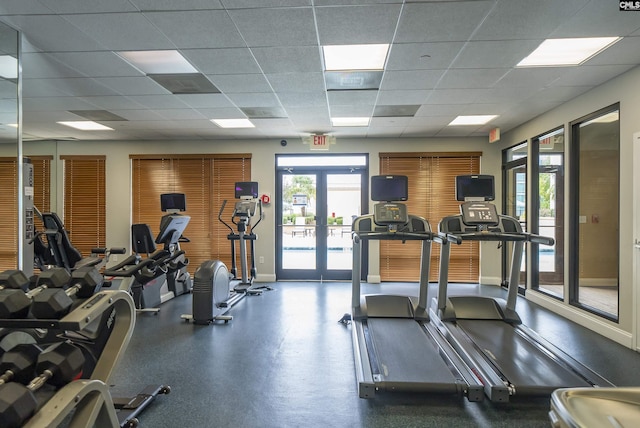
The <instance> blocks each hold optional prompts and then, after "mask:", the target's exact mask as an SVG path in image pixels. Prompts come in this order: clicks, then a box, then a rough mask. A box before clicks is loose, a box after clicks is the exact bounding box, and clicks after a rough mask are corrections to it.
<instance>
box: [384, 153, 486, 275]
mask: <svg viewBox="0 0 640 428" xmlns="http://www.w3.org/2000/svg"><path fill="white" fill-rule="evenodd" d="M480 155H481V153H479V152H474V153H380V174H398V175H406V176H408V177H409V200H408V201H407V210H408V212H409V213H411V214H415V215H419V216H421V217H424V218H426V219H427V221H429V223H430V224H431V228H432V229H433V230H434V231H435V230H437V228H438V223H439V222H440V220H441V219H442V218H443V217H446V216H448V215H455V214H458V213H459V212H460V208H459V207H460V203H459V202H458V201H456V198H455V177H456V176H457V175H464V174H478V173H479V172H480ZM479 261H480V257H479V246H478V242H472V241H467V242H464V243H463V244H462V245H454V246H452V248H451V259H450V266H449V278H450V280H451V281H460V282H478V281H479V275H480V267H479ZM439 263H440V254H439V251H438V250H437V247H436V246H434V247H433V250H432V252H431V263H430V273H429V279H430V280H431V281H435V280H437V278H438V272H439ZM419 271H420V243H419V242H407V243H405V244H402V243H399V242H395V241H381V242H380V277H381V279H382V280H383V281H417V280H418V279H419Z"/></svg>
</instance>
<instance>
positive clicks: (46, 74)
mask: <svg viewBox="0 0 640 428" xmlns="http://www.w3.org/2000/svg"><path fill="white" fill-rule="evenodd" d="M22 77H23V78H25V79H51V78H64V77H84V75H83V74H82V73H80V72H78V71H77V70H74V69H73V68H71V67H68V66H67V65H66V64H64V63H62V62H60V61H57V60H56V59H55V58H54V57H52V56H50V55H49V54H42V53H25V54H23V55H22Z"/></svg>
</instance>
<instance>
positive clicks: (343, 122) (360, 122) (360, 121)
mask: <svg viewBox="0 0 640 428" xmlns="http://www.w3.org/2000/svg"><path fill="white" fill-rule="evenodd" d="M369 120H370V118H368V117H332V118H331V124H332V125H333V126H369Z"/></svg>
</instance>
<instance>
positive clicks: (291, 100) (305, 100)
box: [278, 90, 327, 109]
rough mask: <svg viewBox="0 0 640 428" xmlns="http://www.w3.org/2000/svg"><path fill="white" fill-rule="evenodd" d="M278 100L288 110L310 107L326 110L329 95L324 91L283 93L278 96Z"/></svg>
mask: <svg viewBox="0 0 640 428" xmlns="http://www.w3.org/2000/svg"><path fill="white" fill-rule="evenodd" d="M278 98H279V99H280V102H281V103H282V105H283V106H284V107H285V108H287V109H289V108H290V107H304V106H308V105H313V106H317V107H322V108H326V106H327V94H326V92H324V91H322V90H320V91H315V92H281V93H280V94H278Z"/></svg>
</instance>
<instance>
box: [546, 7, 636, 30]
mask: <svg viewBox="0 0 640 428" xmlns="http://www.w3.org/2000/svg"><path fill="white" fill-rule="evenodd" d="M638 29H640V19H639V18H638V12H637V11H630V12H625V11H621V10H620V9H619V7H618V3H617V2H608V1H596V0H592V1H590V2H588V3H587V4H586V5H585V6H584V7H583V8H581V9H579V10H577V11H576V14H575V15H574V16H572V17H571V18H570V19H568V20H566V21H565V22H563V23H562V25H559V26H558V28H557V29H556V30H555V31H553V32H551V33H550V34H549V36H548V37H549V38H562V37H588V36H592V37H593V36H598V37H607V36H626V35H628V34H631V33H633V32H635V31H637V30H638Z"/></svg>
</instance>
